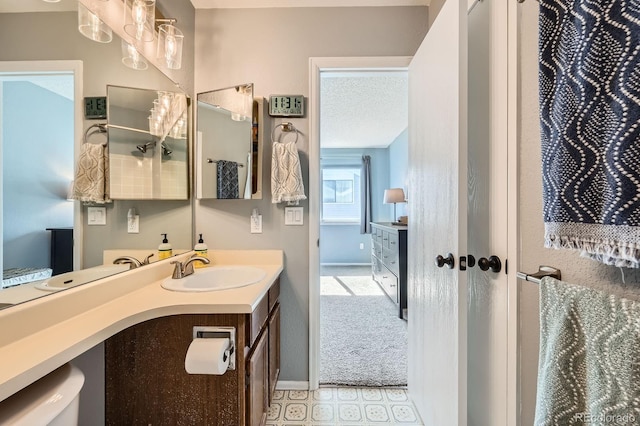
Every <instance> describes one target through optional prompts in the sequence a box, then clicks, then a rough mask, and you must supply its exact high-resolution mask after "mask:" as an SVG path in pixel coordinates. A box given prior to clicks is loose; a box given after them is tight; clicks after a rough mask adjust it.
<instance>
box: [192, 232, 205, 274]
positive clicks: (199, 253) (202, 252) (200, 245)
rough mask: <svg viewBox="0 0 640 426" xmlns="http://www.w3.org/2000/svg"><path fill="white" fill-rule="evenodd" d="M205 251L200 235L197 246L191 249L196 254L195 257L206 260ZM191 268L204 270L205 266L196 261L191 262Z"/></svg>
mask: <svg viewBox="0 0 640 426" xmlns="http://www.w3.org/2000/svg"><path fill="white" fill-rule="evenodd" d="M207 249H208V247H207V245H206V244H205V242H204V240H203V239H202V234H200V239H198V244H196V245H195V246H194V247H193V250H194V251H195V252H196V256H200V257H205V258H208V255H207ZM193 266H195V267H196V268H204V266H205V264H204V263H203V262H201V261H199V260H196V261H195V262H193Z"/></svg>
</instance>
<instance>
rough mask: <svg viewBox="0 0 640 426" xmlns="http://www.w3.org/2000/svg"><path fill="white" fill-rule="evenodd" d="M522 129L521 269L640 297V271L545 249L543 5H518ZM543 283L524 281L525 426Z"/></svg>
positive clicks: (529, 420) (529, 419)
mask: <svg viewBox="0 0 640 426" xmlns="http://www.w3.org/2000/svg"><path fill="white" fill-rule="evenodd" d="M519 8H520V11H519V12H520V16H519V68H520V71H519V72H520V82H519V86H520V87H519V91H520V93H521V96H520V105H519V110H520V131H519V144H520V154H519V157H520V158H519V162H520V164H519V167H520V174H519V181H520V183H519V193H520V198H519V210H520V218H519V223H520V247H521V249H520V268H519V270H522V271H537V268H538V265H549V266H554V267H556V268H559V269H560V270H561V271H562V279H563V280H565V281H567V282H571V283H575V284H579V285H585V286H589V287H593V288H598V289H601V290H605V291H609V292H612V293H615V294H619V295H623V296H626V297H628V298H630V299H635V300H640V285H639V284H638V282H639V279H640V274H639V273H638V271H634V270H630V269H626V268H625V269H624V271H623V272H624V277H625V281H626V283H627V284H623V282H622V271H621V270H620V269H618V268H615V267H612V266H605V265H601V264H600V263H598V262H595V261H592V260H588V259H584V258H581V257H580V256H579V254H578V253H576V252H574V251H570V250H551V249H545V248H544V247H543V245H544V224H543V221H542V176H541V173H540V164H541V158H540V130H539V122H538V114H539V112H538V111H539V110H538V74H537V73H538V53H537V52H538V50H537V43H538V3H537V2H535V1H529V0H527V1H526V2H524V3H522V4H520V5H519ZM538 301H539V298H538V287H537V285H535V284H531V283H528V282H523V283H522V284H521V292H520V331H521V344H520V361H521V391H522V424H523V425H528V424H533V418H534V413H535V398H536V396H535V393H536V375H537V368H538V342H539V339H538V333H539V328H538V321H539V315H538Z"/></svg>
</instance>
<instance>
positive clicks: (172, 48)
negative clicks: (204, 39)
mask: <svg viewBox="0 0 640 426" xmlns="http://www.w3.org/2000/svg"><path fill="white" fill-rule="evenodd" d="M157 22H162V24H161V25H160V26H159V27H158V46H157V51H156V58H157V59H160V60H161V61H163V62H164V63H165V65H166V66H167V68H169V69H172V70H179V69H180V68H181V67H182V44H183V42H184V34H182V31H180V30H179V29H178V28H177V27H176V26H175V25H173V24H175V23H176V22H177V20H176V19H173V18H172V19H158V20H157Z"/></svg>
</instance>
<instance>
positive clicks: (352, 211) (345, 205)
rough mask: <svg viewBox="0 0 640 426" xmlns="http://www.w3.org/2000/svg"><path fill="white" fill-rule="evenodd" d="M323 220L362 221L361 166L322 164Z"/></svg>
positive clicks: (336, 221) (339, 221)
mask: <svg viewBox="0 0 640 426" xmlns="http://www.w3.org/2000/svg"><path fill="white" fill-rule="evenodd" d="M322 221H323V222H331V223H359V222H360V167H359V166H322Z"/></svg>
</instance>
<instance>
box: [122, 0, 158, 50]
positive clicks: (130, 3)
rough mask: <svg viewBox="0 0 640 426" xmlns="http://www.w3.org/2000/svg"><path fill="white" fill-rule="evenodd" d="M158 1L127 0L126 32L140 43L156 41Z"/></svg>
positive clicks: (125, 8) (125, 9)
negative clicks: (155, 27)
mask: <svg viewBox="0 0 640 426" xmlns="http://www.w3.org/2000/svg"><path fill="white" fill-rule="evenodd" d="M155 21H156V0H125V7H124V31H125V32H126V33H127V34H129V35H130V36H131V37H133V38H135V39H136V40H138V41H144V42H150V41H153V39H154V24H155Z"/></svg>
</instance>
